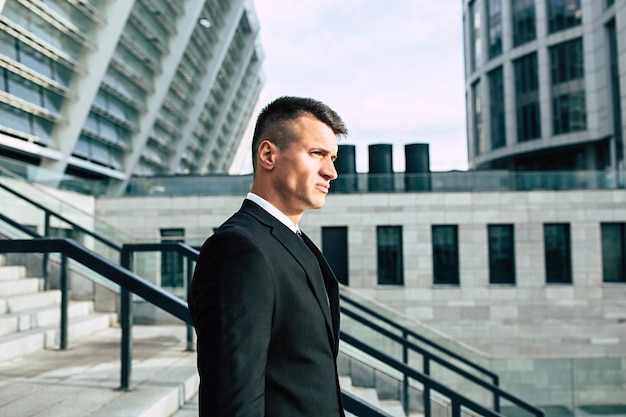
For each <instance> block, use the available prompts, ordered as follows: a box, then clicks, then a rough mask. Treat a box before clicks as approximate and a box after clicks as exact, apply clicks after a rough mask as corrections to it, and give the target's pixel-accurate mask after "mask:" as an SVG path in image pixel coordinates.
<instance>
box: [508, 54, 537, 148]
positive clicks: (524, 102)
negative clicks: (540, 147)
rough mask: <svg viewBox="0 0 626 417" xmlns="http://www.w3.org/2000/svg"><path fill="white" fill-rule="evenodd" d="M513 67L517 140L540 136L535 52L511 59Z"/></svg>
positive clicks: (522, 140) (521, 140)
mask: <svg viewBox="0 0 626 417" xmlns="http://www.w3.org/2000/svg"><path fill="white" fill-rule="evenodd" d="M513 66H514V69H515V104H516V106H517V111H516V113H517V141H518V142H525V141H528V140H531V139H537V138H539V137H541V109H540V104H539V77H538V75H537V53H536V52H533V53H530V54H528V55H525V56H523V57H521V58H518V59H516V60H515V61H513Z"/></svg>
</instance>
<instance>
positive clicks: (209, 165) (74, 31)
mask: <svg viewBox="0 0 626 417" xmlns="http://www.w3.org/2000/svg"><path fill="white" fill-rule="evenodd" d="M0 9H1V10H0V12H1V14H0V68H1V69H2V72H1V77H2V82H1V83H0V155H1V156H3V157H5V158H8V160H19V161H21V162H27V163H28V164H31V165H33V166H36V167H38V168H40V169H42V170H43V171H45V172H46V173H47V174H46V176H47V177H48V178H49V177H50V176H51V175H52V176H56V178H58V179H57V180H56V182H57V184H56V185H57V186H63V183H64V182H68V178H76V177H78V178H83V179H99V180H104V181H103V183H104V184H106V189H107V190H108V191H109V192H119V190H123V188H124V187H125V184H126V183H127V181H128V179H129V178H130V177H131V176H132V175H139V176H149V175H155V174H187V173H194V174H200V173H224V172H228V171H229V169H230V168H231V165H232V164H233V161H234V159H235V156H236V153H237V151H238V149H239V145H240V143H241V139H242V137H243V132H244V131H245V130H246V128H247V127H248V125H249V121H250V118H251V116H252V113H253V111H254V108H255V106H256V103H257V101H258V96H259V94H260V90H261V87H262V84H263V76H262V73H261V65H262V61H263V52H262V49H261V46H260V44H259V39H258V32H259V25H258V22H257V20H256V15H255V10H254V8H253V5H252V2H250V1H244V0H235V1H228V0H206V1H204V0H198V1H183V0H176V1H165V0H134V1H133V0H129V1H116V2H109V1H100V0H91V1H79V0H76V1H66V0H52V1H46V2H42V1H35V0H7V1H6V2H4V5H3V6H2V5H0ZM116 190H117V191H116Z"/></svg>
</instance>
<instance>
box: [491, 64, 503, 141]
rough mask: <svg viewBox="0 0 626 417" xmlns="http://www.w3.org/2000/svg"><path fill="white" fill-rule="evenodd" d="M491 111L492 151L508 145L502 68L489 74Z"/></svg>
mask: <svg viewBox="0 0 626 417" xmlns="http://www.w3.org/2000/svg"><path fill="white" fill-rule="evenodd" d="M488 76H489V110H490V112H491V114H490V118H489V119H490V121H491V149H492V150H493V149H498V148H501V147H503V146H504V145H506V126H505V109H504V77H503V71H502V67H498V68H496V69H495V70H493V71H491V72H490V73H489V74H488Z"/></svg>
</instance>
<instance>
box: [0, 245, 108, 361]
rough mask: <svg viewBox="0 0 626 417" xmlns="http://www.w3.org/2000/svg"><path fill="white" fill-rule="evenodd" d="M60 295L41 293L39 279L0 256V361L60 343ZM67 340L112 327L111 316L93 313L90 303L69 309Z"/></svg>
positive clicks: (41, 284)
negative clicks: (29, 275)
mask: <svg viewBox="0 0 626 417" xmlns="http://www.w3.org/2000/svg"><path fill="white" fill-rule="evenodd" d="M60 303H61V292H60V291H58V290H52V291H43V280H42V279H41V278H30V277H27V276H26V268H25V267H23V266H8V265H4V258H2V257H0V361H6V360H11V359H15V358H17V357H20V356H22V355H25V354H29V353H34V352H39V351H42V350H44V349H53V348H57V347H58V346H59V342H60V327H59V323H60V316H61V309H60ZM68 317H69V323H68V338H69V339H70V340H71V339H77V338H80V337H84V336H86V335H89V334H91V333H93V332H96V331H98V330H101V329H105V328H108V327H110V326H111V324H112V323H113V322H114V320H115V315H112V314H95V313H94V311H93V303H92V302H91V301H74V302H71V303H70V304H69V306H68Z"/></svg>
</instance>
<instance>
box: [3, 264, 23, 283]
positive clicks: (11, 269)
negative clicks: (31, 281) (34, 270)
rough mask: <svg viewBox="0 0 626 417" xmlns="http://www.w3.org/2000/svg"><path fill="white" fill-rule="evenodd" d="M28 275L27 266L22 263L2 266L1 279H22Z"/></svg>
mask: <svg viewBox="0 0 626 417" xmlns="http://www.w3.org/2000/svg"><path fill="white" fill-rule="evenodd" d="M25 276H26V267H25V266H21V265H3V266H0V281H6V280H15V279H21V278H24V277H25Z"/></svg>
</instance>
